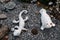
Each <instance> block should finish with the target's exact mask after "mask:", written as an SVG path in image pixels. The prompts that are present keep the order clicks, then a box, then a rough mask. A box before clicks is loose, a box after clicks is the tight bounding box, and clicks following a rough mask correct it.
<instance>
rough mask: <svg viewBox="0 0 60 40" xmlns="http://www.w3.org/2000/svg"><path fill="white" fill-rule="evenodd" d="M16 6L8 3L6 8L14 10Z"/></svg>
mask: <svg viewBox="0 0 60 40" xmlns="http://www.w3.org/2000/svg"><path fill="white" fill-rule="evenodd" d="M15 6H16V4H15V3H14V2H8V3H6V4H5V6H4V7H5V8H7V9H14V8H15Z"/></svg>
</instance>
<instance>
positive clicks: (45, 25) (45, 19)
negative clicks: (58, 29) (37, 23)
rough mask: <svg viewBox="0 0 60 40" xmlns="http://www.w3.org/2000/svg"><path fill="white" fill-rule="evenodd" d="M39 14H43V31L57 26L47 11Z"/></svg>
mask: <svg viewBox="0 0 60 40" xmlns="http://www.w3.org/2000/svg"><path fill="white" fill-rule="evenodd" d="M39 12H40V14H41V22H42V26H41V30H44V29H45V28H51V27H52V26H55V24H54V23H53V22H52V20H51V18H50V16H49V15H48V14H47V12H46V10H45V9H43V8H42V9H41V10H40V11H39Z"/></svg>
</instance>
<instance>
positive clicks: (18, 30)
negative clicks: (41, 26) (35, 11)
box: [12, 10, 28, 36]
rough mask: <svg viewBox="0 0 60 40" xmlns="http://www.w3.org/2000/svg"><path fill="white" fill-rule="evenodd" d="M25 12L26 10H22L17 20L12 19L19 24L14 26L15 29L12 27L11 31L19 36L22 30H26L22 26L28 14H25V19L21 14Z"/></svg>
mask: <svg viewBox="0 0 60 40" xmlns="http://www.w3.org/2000/svg"><path fill="white" fill-rule="evenodd" d="M27 12H28V11H27V10H22V11H21V12H20V14H19V20H18V21H16V20H13V23H19V26H15V29H14V28H12V31H14V32H13V35H14V36H19V35H20V33H21V31H22V30H27V29H26V28H24V26H25V21H27V20H28V16H26V18H25V19H23V18H22V16H21V15H22V14H23V13H25V14H27ZM16 28H17V29H16Z"/></svg>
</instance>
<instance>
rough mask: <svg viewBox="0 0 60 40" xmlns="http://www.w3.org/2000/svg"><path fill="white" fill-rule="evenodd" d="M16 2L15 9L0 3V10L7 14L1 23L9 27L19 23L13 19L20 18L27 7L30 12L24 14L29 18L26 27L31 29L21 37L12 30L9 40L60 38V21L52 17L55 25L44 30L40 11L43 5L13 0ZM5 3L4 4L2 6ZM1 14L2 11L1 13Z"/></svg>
mask: <svg viewBox="0 0 60 40" xmlns="http://www.w3.org/2000/svg"><path fill="white" fill-rule="evenodd" d="M11 2H14V3H15V4H16V6H15V8H14V9H12V10H11V9H10V10H9V9H6V10H4V9H5V8H4V4H5V3H2V4H1V3H0V12H2V13H3V14H5V15H6V16H7V19H5V20H0V23H1V24H4V25H8V27H9V29H10V28H12V27H14V26H15V25H18V24H13V23H12V21H13V19H16V20H18V15H19V12H21V11H22V10H24V9H26V10H28V14H27V15H25V14H23V15H22V17H23V18H24V17H25V16H28V17H29V19H28V21H27V22H26V25H25V28H27V29H29V30H28V31H22V33H21V34H20V35H19V37H14V36H13V35H12V32H11V31H10V32H9V34H8V37H9V38H8V40H60V21H59V20H57V19H55V18H54V17H52V21H53V22H54V23H55V24H56V26H55V27H53V28H50V29H45V30H44V31H42V30H41V29H40V27H41V21H40V16H41V15H40V13H39V10H40V9H41V8H42V7H38V6H37V5H36V4H29V3H21V2H18V1H16V0H12V1H11ZM2 5H3V6H2ZM0 14H1V13H0Z"/></svg>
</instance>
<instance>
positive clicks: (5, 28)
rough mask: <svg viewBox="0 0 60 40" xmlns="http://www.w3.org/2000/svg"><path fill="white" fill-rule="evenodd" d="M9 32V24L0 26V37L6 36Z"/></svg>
mask: <svg viewBox="0 0 60 40" xmlns="http://www.w3.org/2000/svg"><path fill="white" fill-rule="evenodd" d="M8 32H9V29H8V26H7V25H3V26H2V27H1V28H0V39H1V38H2V37H4V36H5V35H6V34H7V33H8Z"/></svg>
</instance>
